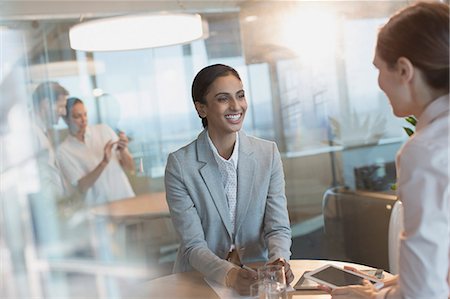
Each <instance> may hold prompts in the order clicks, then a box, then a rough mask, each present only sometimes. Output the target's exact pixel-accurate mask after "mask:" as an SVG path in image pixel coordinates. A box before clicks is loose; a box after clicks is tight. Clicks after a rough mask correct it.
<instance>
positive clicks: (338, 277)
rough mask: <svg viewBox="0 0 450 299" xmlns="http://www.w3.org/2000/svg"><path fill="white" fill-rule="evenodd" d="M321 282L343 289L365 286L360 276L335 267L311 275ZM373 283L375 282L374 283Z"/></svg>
mask: <svg viewBox="0 0 450 299" xmlns="http://www.w3.org/2000/svg"><path fill="white" fill-rule="evenodd" d="M311 276H312V277H316V278H318V279H320V280H323V281H327V282H329V283H332V284H334V285H335V286H338V287H342V286H347V285H355V284H360V285H362V284H363V279H364V278H361V277H359V276H356V275H353V274H351V273H348V272H345V271H341V270H339V269H337V268H334V267H328V268H325V269H324V270H322V271H320V272H318V273H315V274H313V275H311ZM372 283H373V282H372Z"/></svg>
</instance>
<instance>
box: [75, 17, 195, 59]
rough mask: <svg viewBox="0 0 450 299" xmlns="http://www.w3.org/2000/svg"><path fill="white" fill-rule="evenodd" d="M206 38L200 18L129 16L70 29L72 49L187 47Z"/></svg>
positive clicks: (99, 20) (100, 20) (119, 49)
mask: <svg viewBox="0 0 450 299" xmlns="http://www.w3.org/2000/svg"><path fill="white" fill-rule="evenodd" d="M202 37H203V23H202V19H201V17H200V15H198V14H148V15H127V16H119V17H111V18H104V19H98V20H92V21H87V22H84V23H80V24H77V25H75V26H73V27H72V28H70V31H69V39H70V47H71V48H72V49H75V50H82V51H91V52H93V51H125V50H137V49H145V48H155V47H163V46H171V45H176V44H184V43H188V42H191V41H194V40H196V39H199V38H202Z"/></svg>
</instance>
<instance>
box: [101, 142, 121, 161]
mask: <svg viewBox="0 0 450 299" xmlns="http://www.w3.org/2000/svg"><path fill="white" fill-rule="evenodd" d="M116 143H118V141H115V142H114V141H112V140H110V141H108V142H107V143H106V144H105V147H104V148H103V160H102V162H103V163H105V164H108V163H109V161H110V160H111V155H112V147H113V145H114V144H116Z"/></svg>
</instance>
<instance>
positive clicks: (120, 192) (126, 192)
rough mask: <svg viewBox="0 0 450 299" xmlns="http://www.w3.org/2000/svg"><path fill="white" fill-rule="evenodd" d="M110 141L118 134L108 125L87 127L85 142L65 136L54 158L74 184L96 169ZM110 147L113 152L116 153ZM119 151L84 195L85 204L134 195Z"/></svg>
mask: <svg viewBox="0 0 450 299" xmlns="http://www.w3.org/2000/svg"><path fill="white" fill-rule="evenodd" d="M109 140H113V141H116V140H118V137H117V135H116V133H114V131H113V130H112V129H111V128H110V127H108V126H107V125H104V124H100V125H95V126H88V127H87V128H86V133H85V135H84V143H83V142H80V141H79V140H78V139H76V138H75V137H74V136H72V135H68V136H67V138H66V139H65V140H64V142H63V143H62V144H61V146H60V147H59V148H58V151H57V159H58V161H59V164H60V166H61V170H62V172H63V174H64V176H65V177H66V178H67V180H68V181H69V182H70V183H71V184H72V185H74V186H76V185H77V184H78V180H80V179H81V178H82V177H84V176H85V175H87V174H88V173H89V172H91V171H92V170H94V169H95V167H97V166H98V164H99V163H100V162H101V161H102V159H103V152H104V151H103V150H104V147H105V145H106V143H107V142H108V141H109ZM115 149H116V147H115V146H113V153H114V152H116V150H115ZM118 155H119V154H118V153H117V154H113V155H112V156H111V160H110V161H109V163H108V165H107V166H106V167H105V169H104V170H103V172H102V173H101V175H100V176H99V177H98V179H97V180H96V181H95V183H94V185H93V186H92V187H91V188H89V189H88V191H87V192H86V194H85V200H86V203H88V204H99V203H104V202H108V201H113V200H116V199H121V198H126V197H133V196H135V194H134V192H133V189H132V188H131V184H130V182H129V180H128V178H127V176H126V174H125V172H124V171H123V169H122V166H121V165H120V162H119V158H118V157H119V156H118Z"/></svg>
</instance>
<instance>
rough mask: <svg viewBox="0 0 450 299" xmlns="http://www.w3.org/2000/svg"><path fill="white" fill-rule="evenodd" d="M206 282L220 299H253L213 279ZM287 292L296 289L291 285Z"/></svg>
mask: <svg viewBox="0 0 450 299" xmlns="http://www.w3.org/2000/svg"><path fill="white" fill-rule="evenodd" d="M205 281H206V283H207V284H208V285H209V286H210V287H211V288H212V289H213V290H214V292H216V294H217V295H218V296H219V297H220V299H251V297H250V296H241V295H239V294H238V293H237V292H236V291H235V290H234V289H232V288H227V287H226V286H223V285H221V284H220V283H217V282H215V281H212V280H208V279H207V278H205ZM286 291H287V292H293V291H295V289H294V288H293V287H292V286H291V285H289V286H288V287H287V289H286Z"/></svg>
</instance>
